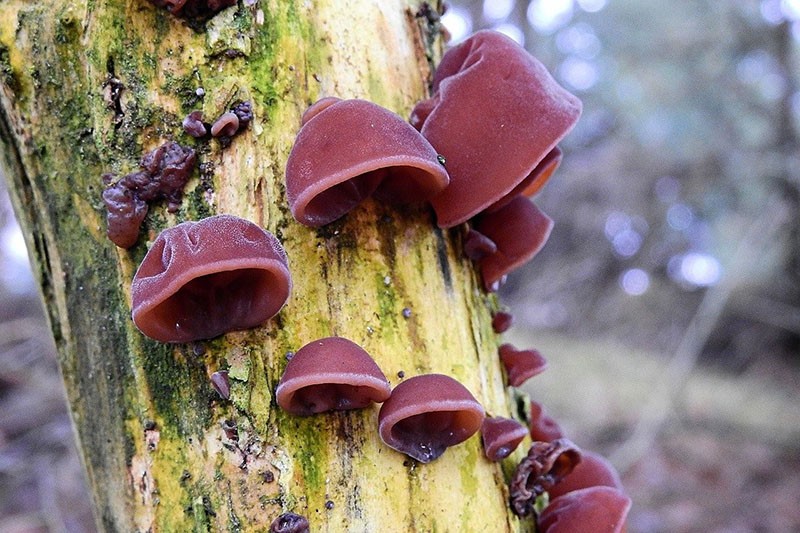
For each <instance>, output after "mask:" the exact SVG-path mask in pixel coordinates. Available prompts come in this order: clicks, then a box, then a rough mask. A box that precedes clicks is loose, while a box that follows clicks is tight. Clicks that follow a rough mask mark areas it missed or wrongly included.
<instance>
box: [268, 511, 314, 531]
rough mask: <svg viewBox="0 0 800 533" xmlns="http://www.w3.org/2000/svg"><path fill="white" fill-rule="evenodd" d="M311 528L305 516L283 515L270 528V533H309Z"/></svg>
mask: <svg viewBox="0 0 800 533" xmlns="http://www.w3.org/2000/svg"><path fill="white" fill-rule="evenodd" d="M309 531H310V526H309V524H308V519H307V518H306V517H305V516H300V515H299V514H295V513H283V514H282V515H280V516H278V517H277V518H276V519H275V520H273V521H272V523H271V524H270V526H269V533H309Z"/></svg>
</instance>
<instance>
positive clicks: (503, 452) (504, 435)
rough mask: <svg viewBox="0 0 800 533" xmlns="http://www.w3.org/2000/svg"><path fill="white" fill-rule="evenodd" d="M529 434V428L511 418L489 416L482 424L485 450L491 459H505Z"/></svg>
mask: <svg viewBox="0 0 800 533" xmlns="http://www.w3.org/2000/svg"><path fill="white" fill-rule="evenodd" d="M527 435H528V428H526V427H525V426H523V425H522V424H520V423H519V422H517V421H516V420H512V419H510V418H503V417H499V416H498V417H492V416H487V417H486V418H485V419H484V420H483V424H482V425H481V440H482V441H483V452H484V454H485V455H486V457H487V459H489V460H490V461H500V460H502V459H505V458H506V457H508V456H509V455H511V452H513V451H514V450H516V449H517V446H519V443H520V442H522V439H524V438H525V437H526V436H527Z"/></svg>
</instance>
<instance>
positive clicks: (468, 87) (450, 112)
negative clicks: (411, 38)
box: [411, 30, 581, 228]
mask: <svg viewBox="0 0 800 533" xmlns="http://www.w3.org/2000/svg"><path fill="white" fill-rule="evenodd" d="M433 90H434V94H433V96H432V98H431V100H428V101H423V102H420V103H419V104H418V105H417V107H416V108H415V110H414V111H412V113H411V120H412V121H413V123H414V124H415V126H417V127H418V128H419V129H420V131H421V132H422V134H423V135H424V136H425V138H426V139H428V140H429V141H430V143H431V144H432V145H433V147H434V148H435V149H436V150H437V151H438V152H439V153H440V154H442V155H443V156H444V157H445V158H446V159H447V172H448V173H449V174H450V180H451V181H450V185H449V186H448V187H447V188H446V189H445V190H444V192H442V193H441V194H439V195H438V196H436V197H435V198H433V200H432V201H431V203H432V204H433V207H434V209H435V210H436V215H437V222H438V224H439V226H440V227H443V228H449V227H452V226H455V225H457V224H460V223H462V222H465V221H466V220H468V219H470V218H472V217H473V216H475V215H476V214H478V213H479V212H480V211H482V210H483V209H485V208H486V207H488V206H490V205H491V204H493V203H494V202H496V201H497V200H499V199H500V198H502V197H503V196H505V195H506V194H508V193H509V192H510V191H511V190H512V189H514V187H516V186H517V185H518V184H519V183H520V182H521V181H523V180H524V179H525V178H526V177H527V176H529V175H530V174H531V173H532V172H533V171H534V169H535V168H536V166H537V165H538V164H539V162H540V161H541V160H542V159H544V157H545V155H547V153H548V152H550V151H551V150H552V149H553V148H554V147H555V145H556V144H557V143H558V142H559V141H560V140H561V139H562V138H563V137H564V136H565V135H566V134H567V133H568V132H569V131H570V130H571V129H572V127H573V126H574V125H575V123H576V122H577V120H578V117H579V116H580V113H581V102H580V100H578V98H577V97H575V96H574V95H572V94H570V93H569V92H567V91H566V90H565V89H564V88H562V87H561V86H560V85H558V83H557V82H556V81H555V80H554V79H553V77H552V76H551V75H550V73H549V72H547V69H546V68H545V67H544V66H543V65H542V64H541V63H540V62H539V61H538V60H537V59H535V58H534V57H533V56H531V55H530V54H529V53H528V52H526V51H525V49H524V48H522V47H521V46H520V45H518V44H517V43H516V42H514V41H513V40H512V39H510V38H509V37H507V36H505V35H503V34H501V33H499V32H496V31H490V30H484V31H479V32H476V33H475V34H473V35H472V36H471V37H470V38H469V39H467V40H465V41H464V42H462V43H461V44H459V45H457V46H455V47H453V48H451V49H450V50H448V51H447V53H446V54H445V55H444V57H443V58H442V61H441V63H440V64H439V67H438V68H437V69H436V73H435V74H434V81H433Z"/></svg>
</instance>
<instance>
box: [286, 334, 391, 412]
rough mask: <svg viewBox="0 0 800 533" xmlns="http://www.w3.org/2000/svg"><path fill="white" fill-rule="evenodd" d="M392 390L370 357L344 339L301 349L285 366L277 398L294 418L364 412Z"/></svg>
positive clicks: (329, 339)
mask: <svg viewBox="0 0 800 533" xmlns="http://www.w3.org/2000/svg"><path fill="white" fill-rule="evenodd" d="M390 394H391V387H390V386H389V382H388V381H387V379H386V376H385V375H384V374H383V372H381V369H380V368H378V365H377V364H376V363H375V361H374V360H373V359H372V357H370V355H369V354H368V353H367V352H366V351H365V350H364V349H363V348H361V347H360V346H358V345H357V344H356V343H354V342H352V341H350V340H348V339H345V338H342V337H327V338H324V339H319V340H316V341H313V342H310V343H308V344H306V345H305V346H303V347H302V348H300V349H299V350H298V351H297V352H296V353H295V354H294V356H292V358H291V359H290V360H289V363H288V364H287V365H286V370H285V371H284V373H283V376H282V377H281V379H280V382H279V383H278V387H277V389H276V391H275V398H276V400H277V402H278V405H280V406H281V408H283V410H284V411H287V412H289V413H291V414H294V415H301V416H308V415H313V414H317V413H322V412H325V411H334V410H336V411H342V410H349V409H361V408H363V407H366V406H368V405H370V404H371V403H373V402H376V403H381V402H383V401H385V400H386V399H387V398H389V395H390Z"/></svg>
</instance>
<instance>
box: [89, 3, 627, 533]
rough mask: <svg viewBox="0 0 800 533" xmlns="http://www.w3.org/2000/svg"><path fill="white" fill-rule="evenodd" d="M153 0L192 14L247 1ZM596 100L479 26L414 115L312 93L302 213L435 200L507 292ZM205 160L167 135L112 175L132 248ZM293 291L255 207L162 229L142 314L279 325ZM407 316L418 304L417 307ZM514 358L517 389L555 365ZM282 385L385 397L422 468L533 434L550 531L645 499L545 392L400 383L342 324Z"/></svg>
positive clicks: (306, 406)
mask: <svg viewBox="0 0 800 533" xmlns="http://www.w3.org/2000/svg"><path fill="white" fill-rule="evenodd" d="M150 1H151V2H152V3H153V4H155V5H156V6H159V7H165V8H167V9H168V10H169V11H170V12H171V13H172V14H174V15H178V16H184V17H189V18H191V17H203V16H208V15H209V14H213V13H215V12H216V11H218V10H220V9H222V8H224V7H226V6H229V5H233V4H235V2H234V1H233V0H200V1H196V2H192V1H191V0H150ZM580 112H581V103H580V101H579V100H578V99H577V98H576V97H575V96H573V95H572V94H570V93H569V92H567V91H566V90H564V89H563V88H562V87H560V86H559V85H558V84H557V83H556V82H555V80H554V79H553V78H552V76H550V74H549V73H548V72H547V70H546V69H545V68H544V66H543V65H542V64H541V63H539V62H538V61H537V60H536V59H535V58H533V57H532V56H530V55H529V54H528V53H527V52H526V51H525V50H524V49H522V48H521V47H520V46H519V45H517V44H516V43H515V42H514V41H512V40H511V39H509V38H508V37H505V36H504V35H502V34H500V33H497V32H491V31H481V32H478V33H476V34H474V35H473V36H472V37H470V38H469V39H467V40H466V41H464V42H463V43H461V44H459V45H458V46H456V47H454V48H452V49H450V50H449V51H448V52H447V53H446V54H445V55H444V57H443V59H442V61H441V64H440V65H439V67H438V69H437V70H436V72H435V74H434V79H433V94H432V96H431V97H430V98H428V99H426V100H424V101H421V102H419V103H418V104H417V105H416V106H415V108H414V110H413V112H412V113H411V117H410V119H409V121H405V120H404V119H402V118H401V117H400V116H399V115H397V114H395V113H393V112H391V111H389V110H387V109H384V108H382V107H380V106H378V105H376V104H374V103H371V102H368V101H365V100H359V99H350V100H343V99H339V98H336V97H325V98H322V99H320V100H318V101H317V102H316V103H314V104H313V105H311V106H310V107H309V108H308V110H307V111H306V112H305V114H304V115H303V116H302V118H301V127H300V130H299V132H298V134H297V138H296V140H295V143H294V146H293V147H292V150H291V153H290V154H289V157H288V160H287V164H286V172H285V180H286V197H287V200H288V203H289V207H290V210H291V213H292V215H293V216H294V218H295V219H296V220H297V221H298V222H299V223H301V224H304V225H306V226H310V227H319V226H323V225H326V224H329V223H331V222H333V221H335V220H337V219H339V218H341V217H343V216H345V215H346V214H347V213H348V212H349V211H350V210H352V209H353V208H354V207H356V206H357V205H358V204H359V203H361V202H362V201H363V200H365V199H366V198H368V197H374V198H376V199H377V200H379V201H385V202H389V203H394V204H406V203H423V202H430V204H431V206H432V208H433V210H434V211H435V214H436V218H437V224H438V226H439V227H441V228H452V227H454V226H457V225H460V224H464V223H467V224H468V225H467V226H466V232H465V234H464V238H463V239H462V244H463V251H464V253H465V255H466V256H467V257H468V258H469V259H470V260H472V261H473V262H474V263H475V265H476V267H477V269H478V271H479V272H480V275H481V278H482V282H483V287H484V289H485V290H486V291H490V292H491V291H495V290H497V289H498V288H499V286H500V285H501V284H502V282H503V281H504V279H505V277H506V276H507V275H508V273H509V272H511V271H512V270H513V269H515V268H517V267H518V266H520V265H521V264H523V263H525V262H526V261H528V260H530V259H531V258H532V257H533V256H534V255H535V254H536V253H537V252H538V251H539V250H540V249H541V248H542V246H543V245H544V243H545V241H546V240H547V238H548V236H549V234H550V231H551V229H552V226H553V221H552V220H551V219H550V218H549V217H548V216H547V215H545V214H544V213H542V212H541V211H540V210H539V209H538V208H537V207H536V205H535V204H533V203H532V202H531V201H530V199H529V197H531V196H533V195H535V194H536V193H537V192H538V191H539V190H540V189H541V188H542V186H543V185H544V184H545V183H546V182H547V180H548V179H549V177H550V176H551V175H552V174H553V172H554V171H555V170H556V168H557V167H558V166H559V164H560V162H561V158H562V153H561V151H560V149H559V147H558V146H557V143H558V142H559V141H560V140H561V139H562V138H563V137H564V136H565V135H566V134H567V133H568V132H569V130H570V129H571V128H572V127H573V126H574V124H575V123H576V121H577V119H578V116H579V115H580ZM252 118H253V113H252V108H251V105H250V103H249V102H239V103H237V104H235V105H234V106H232V107H231V108H230V109H229V110H227V111H225V112H224V113H222V115H221V116H220V117H219V118H218V119H217V120H216V121H215V122H214V123H213V124H208V123H206V122H204V121H203V115H202V112H201V111H193V112H192V113H190V114H189V115H188V116H187V117H186V118H185V120H184V121H183V129H184V131H185V133H187V134H188V135H190V136H192V137H195V138H208V137H209V136H211V137H216V138H218V139H220V142H221V143H222V145H223V147H224V146H227V144H229V142H230V139H231V137H233V136H234V135H236V134H237V133H239V132H240V131H242V130H243V129H244V128H246V127H247V125H248V124H249V122H250V121H251V120H252ZM195 162H196V157H195V153H194V151H193V150H191V149H189V148H184V147H182V146H180V145H179V144H177V143H175V142H168V143H165V144H164V145H162V146H161V147H159V148H157V149H156V150H154V151H152V152H150V153H148V154H147V155H145V156H144V157H143V158H142V160H141V163H140V167H141V170H140V171H138V172H135V173H132V174H129V175H127V176H124V177H123V178H121V179H119V180H116V181H114V179H113V177H112V176H106V177H104V180H105V181H106V184H107V185H108V187H107V188H106V190H105V191H104V192H103V200H104V202H105V204H106V207H107V209H108V215H107V220H108V235H109V237H110V239H111V240H112V241H113V242H114V243H115V244H117V245H118V246H120V247H122V248H129V247H131V246H133V245H134V244H135V243H136V241H137V239H138V234H139V228H140V225H141V223H142V221H143V219H144V217H145V215H146V213H147V209H148V202H151V201H154V200H158V199H162V198H165V199H167V201H168V202H169V205H168V209H169V210H170V211H173V212H174V211H175V210H177V208H178V205H179V203H180V199H181V194H182V192H181V191H182V188H183V186H184V184H185V183H186V180H187V179H188V176H189V174H190V172H191V170H192V168H193V167H194V165H195ZM291 288H292V278H291V275H290V272H289V265H288V260H287V256H286V253H285V251H284V249H283V247H282V245H281V243H280V242H279V240H278V239H277V238H276V237H275V236H274V235H272V234H271V233H270V232H268V231H266V230H264V229H263V228H261V227H259V226H258V225H256V224H254V223H253V222H250V221H248V220H245V219H242V218H239V217H236V216H232V215H217V216H212V217H209V218H206V219H203V220H200V221H198V222H183V223H181V224H178V225H176V226H174V227H171V228H168V229H165V230H163V231H162V232H161V233H160V234H159V235H158V237H157V238H156V239H155V241H154V242H153V243H152V245H151V247H150V249H149V250H148V251H147V253H146V255H145V257H144V259H143V261H142V263H141V264H140V266H139V268H138V269H137V271H136V274H135V275H134V278H133V281H132V285H131V304H132V319H133V322H134V324H135V325H136V326H137V327H138V328H139V330H140V331H141V332H142V333H143V334H144V335H146V336H148V337H150V338H152V339H155V340H157V341H160V342H165V343H186V342H193V341H198V340H204V339H210V338H213V337H216V336H219V335H221V334H223V333H227V332H230V331H237V330H243V329H248V328H253V327H256V326H258V325H261V324H263V323H264V322H266V321H267V320H269V319H270V318H272V317H273V316H275V315H276V314H277V313H278V312H279V311H280V310H281V308H282V307H283V306H284V304H285V303H286V301H287V300H288V298H289V295H290V292H291ZM406 311H408V313H406ZM403 316H405V317H406V318H408V317H410V316H411V314H410V310H408V309H405V310H404V311H403ZM512 323H513V317H512V316H511V315H510V314H509V313H507V312H504V311H498V312H496V313H495V314H494V316H493V317H492V328H493V330H494V331H495V332H496V333H497V334H501V333H503V332H505V331H506V330H508V329H509V328H510V327H511V325H512ZM498 357H499V360H500V363H501V364H502V367H503V369H504V371H505V377H506V380H507V383H508V385H510V386H513V387H519V386H521V385H522V384H523V383H524V382H526V381H527V380H528V379H530V378H532V377H533V376H535V375H537V374H539V373H541V372H542V371H544V370H545V368H546V366H547V362H546V360H545V359H544V358H543V357H542V355H541V354H540V353H539V352H538V351H536V350H532V349H530V350H520V349H517V348H516V347H514V346H512V345H511V344H502V345H501V346H500V347H499V350H498ZM398 375H400V376H401V377H404V374H403V373H400V374H398ZM210 380H211V386H212V387H213V389H214V390H215V391H216V392H217V394H218V395H219V397H220V398H222V399H223V400H227V399H229V398H230V395H231V387H230V382H229V379H228V374H227V372H226V371H224V370H221V371H217V372H214V373H213V374H212V375H211V378H210ZM275 398H276V401H277V403H278V405H279V406H280V407H281V408H282V409H283V410H284V411H286V412H287V413H289V414H291V415H295V416H313V415H318V414H320V413H325V412H329V411H347V410H352V409H363V408H367V407H369V406H371V405H373V404H382V405H381V406H380V409H379V412H378V414H377V431H378V434H379V435H380V438H381V439H382V441H383V442H384V443H385V444H386V445H387V446H389V447H391V448H392V449H394V450H396V451H398V452H400V453H403V454H405V455H407V456H408V457H411V458H412V459H414V460H416V461H418V462H420V463H428V462H430V461H433V460H435V459H437V458H438V457H440V456H441V455H442V454H443V453H444V452H445V450H446V449H447V448H448V447H450V446H454V445H457V444H459V443H462V442H464V441H465V440H467V439H468V438H470V437H471V436H472V435H474V434H476V433H477V432H479V431H480V435H481V440H482V443H483V448H484V454H485V456H486V458H487V459H488V460H490V461H501V460H503V459H505V458H507V457H509V456H510V455H511V453H512V452H513V451H514V450H515V449H516V448H517V447H518V446H519V444H520V443H521V442H522V441H523V440H524V439H525V438H526V437H530V438H532V440H533V444H532V446H531V448H530V450H529V451H528V454H527V456H526V457H525V458H524V459H523V460H522V461H521V462H520V463H519V465H518V466H517V468H516V471H515V473H514V476H513V479H512V480H511V482H510V495H511V497H510V505H511V508H512V509H513V510H514V512H515V513H517V514H518V515H520V516H527V515H531V514H536V512H537V509H538V506H539V505H540V503H541V500H540V497H541V496H543V495H544V494H545V493H547V495H548V496H549V498H550V503H549V504H548V505H546V506H545V507H544V509H543V511H542V512H541V513H540V514H538V517H537V520H538V526H539V528H540V529H541V530H542V531H549V532H562V531H570V532H579V533H580V532H583V531H590V530H592V531H594V530H603V531H606V530H607V531H621V530H622V528H624V522H625V516H626V514H627V511H628V508H629V507H630V499H629V498H628V497H627V496H626V495H625V494H624V492H623V490H622V485H621V483H620V480H619V476H618V475H617V474H616V472H615V471H614V469H613V467H611V465H610V464H608V462H607V461H606V460H605V459H603V458H602V457H600V456H598V455H596V454H593V453H592V452H583V453H582V452H580V451H579V450H578V448H577V447H575V445H574V444H572V443H571V442H570V441H569V440H567V439H565V438H564V435H563V431H562V430H561V428H560V426H559V425H558V424H557V422H555V421H554V420H553V419H552V418H550V417H549V416H547V415H546V414H545V413H544V410H543V408H542V406H541V405H540V404H538V403H537V402H533V401H532V402H531V416H530V424H529V427H526V426H525V425H523V424H521V423H520V422H518V421H516V420H513V419H510V418H503V417H495V416H490V415H487V413H486V412H485V410H484V408H483V407H482V406H481V404H480V403H479V402H478V401H477V400H476V399H475V397H474V396H473V395H472V393H470V391H469V390H467V388H466V387H465V386H464V385H463V384H461V383H460V382H459V381H457V380H455V379H454V378H452V377H450V376H447V375H444V374H421V375H416V376H412V377H409V378H407V379H404V380H403V381H402V382H401V383H400V384H398V385H397V386H396V387H394V389H392V387H391V386H390V384H389V381H388V380H387V379H386V376H385V374H384V373H383V372H382V371H381V369H380V368H379V366H378V364H377V363H376V362H375V360H374V359H373V358H372V357H371V356H370V354H369V353H367V352H366V350H364V349H363V348H362V347H360V346H358V345H357V344H356V343H354V342H352V341H351V340H348V339H345V338H342V337H337V336H332V337H326V338H322V339H318V340H314V341H311V342H309V343H307V344H305V345H304V346H302V347H301V348H300V349H298V350H297V351H296V353H293V354H291V357H289V354H287V363H286V366H285V370H284V373H283V375H282V376H281V378H280V380H279V382H278V384H277V387H276V390H275ZM223 429H224V430H225V432H226V435H228V436H229V438H231V439H238V431H237V429H236V425H235V423H233V422H230V421H226V422H225V424H224V426H223ZM330 503H331V505H332V502H330ZM592 528H598V529H592ZM307 530H308V521H307V520H306V519H305V518H303V517H301V516H299V515H294V514H292V513H285V514H283V515H281V516H279V517H278V518H276V520H275V521H274V522H273V523H272V525H271V527H270V531H274V532H289V531H307Z"/></svg>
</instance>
